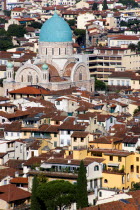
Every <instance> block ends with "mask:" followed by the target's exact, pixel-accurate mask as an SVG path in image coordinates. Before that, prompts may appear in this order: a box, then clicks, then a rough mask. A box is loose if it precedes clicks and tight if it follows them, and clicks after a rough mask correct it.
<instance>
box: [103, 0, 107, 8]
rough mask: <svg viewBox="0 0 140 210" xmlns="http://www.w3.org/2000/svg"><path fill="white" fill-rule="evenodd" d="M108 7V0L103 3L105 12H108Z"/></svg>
mask: <svg viewBox="0 0 140 210" xmlns="http://www.w3.org/2000/svg"><path fill="white" fill-rule="evenodd" d="M107 9H108V6H107V0H104V1H103V10H107Z"/></svg>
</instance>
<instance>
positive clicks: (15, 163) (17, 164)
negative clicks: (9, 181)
mask: <svg viewBox="0 0 140 210" xmlns="http://www.w3.org/2000/svg"><path fill="white" fill-rule="evenodd" d="M24 162H25V160H15V159H10V160H8V161H7V162H6V163H5V166H8V167H10V168H14V169H22V168H23V166H22V165H23V163H24Z"/></svg>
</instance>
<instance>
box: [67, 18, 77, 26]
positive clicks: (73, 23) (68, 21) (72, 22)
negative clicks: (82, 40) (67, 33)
mask: <svg viewBox="0 0 140 210" xmlns="http://www.w3.org/2000/svg"><path fill="white" fill-rule="evenodd" d="M67 23H68V24H69V26H75V23H76V20H75V19H72V20H67Z"/></svg>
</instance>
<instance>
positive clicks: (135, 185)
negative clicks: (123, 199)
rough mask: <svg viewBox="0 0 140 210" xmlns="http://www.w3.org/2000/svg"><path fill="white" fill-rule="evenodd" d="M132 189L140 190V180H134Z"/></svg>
mask: <svg viewBox="0 0 140 210" xmlns="http://www.w3.org/2000/svg"><path fill="white" fill-rule="evenodd" d="M132 189H133V190H140V182H136V183H135V184H133V188H132Z"/></svg>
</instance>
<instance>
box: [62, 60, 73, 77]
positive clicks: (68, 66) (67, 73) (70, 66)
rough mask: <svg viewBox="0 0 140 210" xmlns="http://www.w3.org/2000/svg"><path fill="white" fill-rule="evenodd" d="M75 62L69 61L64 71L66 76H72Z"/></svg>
mask: <svg viewBox="0 0 140 210" xmlns="http://www.w3.org/2000/svg"><path fill="white" fill-rule="evenodd" d="M74 65H75V63H69V64H68V65H67V66H66V67H65V71H64V77H70V75H71V70H72V68H73V67H74Z"/></svg>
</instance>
